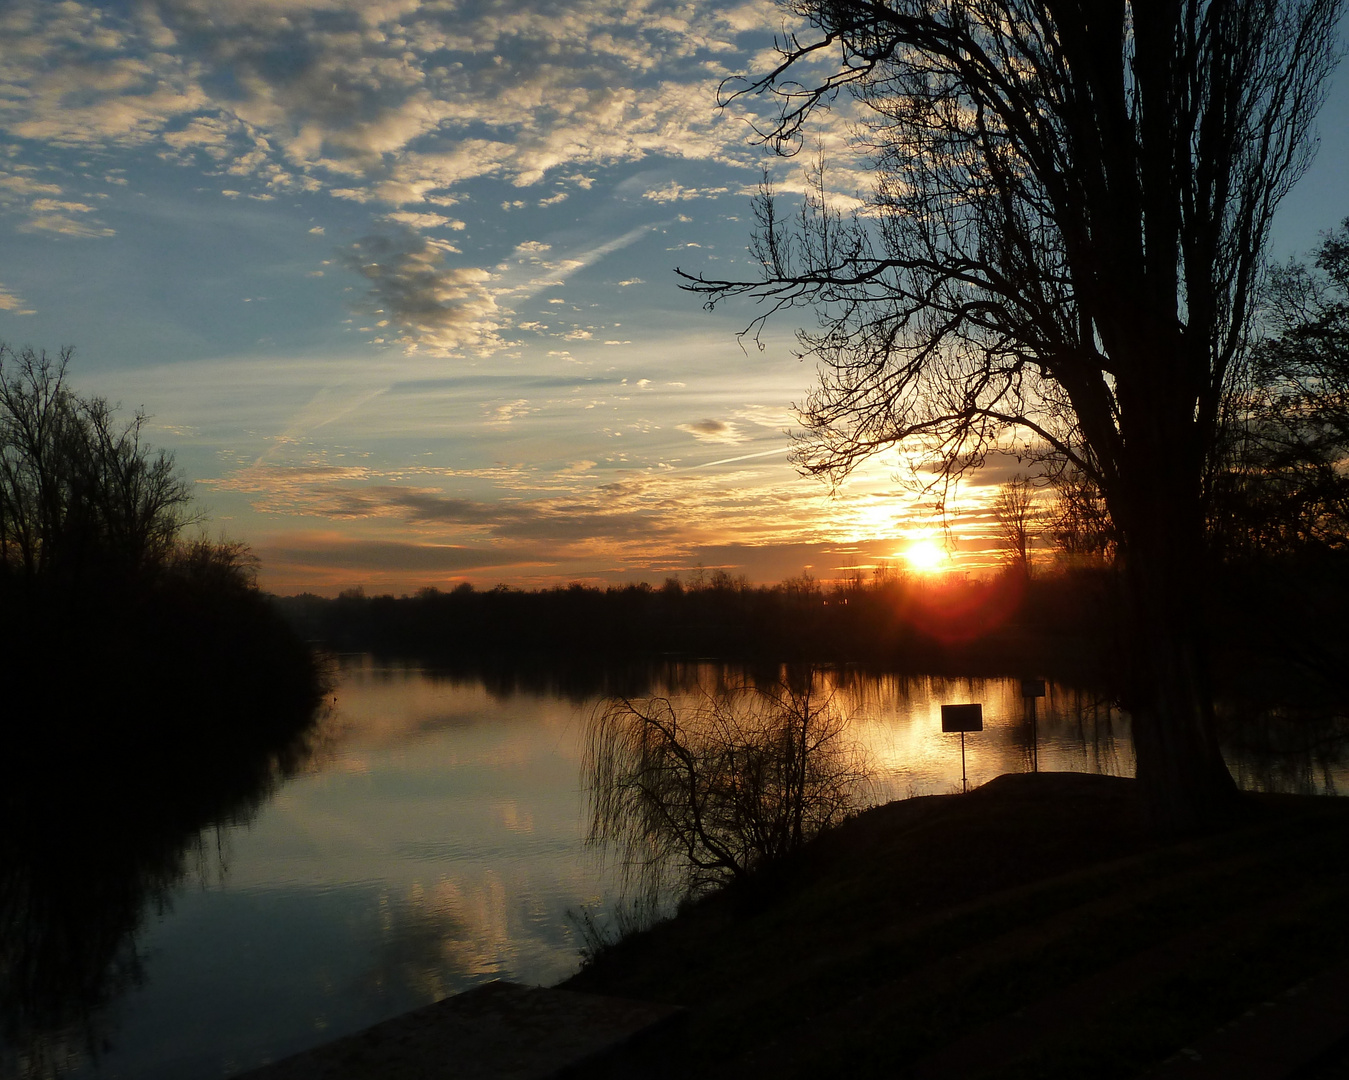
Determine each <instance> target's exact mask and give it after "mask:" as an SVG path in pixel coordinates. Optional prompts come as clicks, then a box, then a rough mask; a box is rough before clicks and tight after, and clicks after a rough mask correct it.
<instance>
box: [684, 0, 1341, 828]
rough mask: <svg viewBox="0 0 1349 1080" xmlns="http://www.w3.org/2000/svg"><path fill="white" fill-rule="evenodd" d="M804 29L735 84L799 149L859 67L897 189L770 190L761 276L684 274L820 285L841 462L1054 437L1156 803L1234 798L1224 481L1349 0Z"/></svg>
mask: <svg viewBox="0 0 1349 1080" xmlns="http://www.w3.org/2000/svg"><path fill="white" fill-rule="evenodd" d="M785 6H786V7H787V9H788V10H789V11H790V12H791V13H792V14H794V15H795V16H797V17H798V18H799V20H800V21H801V22H803V23H805V24H806V26H807V27H808V28H809V31H810V33H809V34H804V33H803V34H802V35H800V36H797V35H791V36H788V37H787V38H786V39H785V40H784V41H783V42H782V44H781V46H780V62H779V63H778V65H777V66H776V67H775V68H774V69H773V70H772V71H770V72H769V73H768V74H766V75H763V76H760V77H756V78H752V79H748V80H742V81H739V82H737V81H732V82H731V83H729V84H728V88H727V89H728V100H730V101H737V100H747V99H750V98H752V97H754V96H755V95H760V96H768V97H770V98H772V99H774V100H776V102H777V104H778V106H779V108H778V111H777V113H776V117H775V118H774V119H773V120H772V121H771V122H769V123H767V124H766V125H764V126H763V127H762V128H761V132H762V135H763V138H764V139H765V140H766V141H767V142H768V143H769V144H770V145H772V146H773V147H775V148H776V149H778V150H779V151H782V152H786V153H793V152H795V150H796V149H797V148H798V147H799V146H800V144H801V141H802V138H803V135H804V133H805V131H806V128H807V125H808V122H809V120H810V118H811V116H812V115H813V114H814V113H815V112H816V111H817V110H819V109H821V108H826V107H828V106H829V104H830V103H831V102H832V101H834V100H835V98H836V97H837V95H838V94H839V93H840V91H847V92H850V93H851V94H852V95H853V97H854V98H855V100H857V101H858V102H859V103H860V104H861V106H862V108H863V110H864V116H865V117H866V118H865V120H864V121H863V122H862V124H861V125H860V130H859V134H858V139H859V141H860V142H861V143H862V144H863V146H864V147H865V149H866V150H867V151H869V152H870V154H871V159H872V162H873V165H874V170H875V178H876V182H875V188H874V191H873V192H872V194H871V197H870V199H869V201H868V204H867V206H866V208H865V213H859V214H856V215H854V216H852V217H851V218H848V217H844V216H842V215H841V214H840V213H839V212H838V211H836V210H835V209H833V208H832V207H831V203H830V200H829V197H828V185H827V181H826V176H825V172H824V165H823V164H820V165H819V166H817V167H815V168H814V169H813V170H811V172H810V178H811V189H810V191H809V192H808V194H807V196H806V197H805V199H804V202H803V206H802V209H801V212H800V215H799V216H798V218H797V219H796V220H795V222H794V223H788V222H786V221H784V217H783V215H782V214H781V213H780V211H779V209H778V207H777V203H776V200H775V198H774V196H773V193H772V191H771V190H767V189H765V191H764V192H763V193H762V194H761V196H760V197H759V198H758V200H757V201H756V204H755V212H756V215H757V219H758V232H757V234H756V238H755V246H754V248H753V253H754V256H755V260H756V262H757V263H758V264H759V266H760V267H761V270H762V273H761V274H760V275H759V276H757V277H755V278H753V279H750V280H715V279H707V278H703V277H689V278H687V287H688V288H690V289H692V290H694V291H696V292H699V293H702V294H703V295H705V296H706V297H707V298H708V302H709V303H710V304H715V303H717V302H719V301H721V300H723V299H726V298H728V297H734V296H751V297H755V298H757V299H758V300H759V301H760V302H761V303H762V304H763V305H764V310H763V312H762V313H761V314H760V316H759V317H758V319H756V320H755V324H756V325H759V324H761V323H762V321H763V320H764V319H767V318H770V317H771V316H772V315H773V314H774V313H777V312H781V311H784V310H786V309H790V308H793V307H797V306H809V307H810V308H811V309H812V310H813V312H814V313H815V314H816V316H817V318H818V320H819V329H818V330H817V331H814V332H803V333H802V335H801V340H802V343H803V346H804V349H805V351H806V352H807V353H808V354H810V355H813V356H815V357H816V358H817V359H818V360H819V362H820V385H819V388H818V390H817V391H816V392H815V393H814V394H813V395H812V396H811V397H810V398H809V400H808V401H807V402H806V405H805V407H804V409H803V419H804V423H805V426H806V428H807V435H806V436H805V438H804V441H803V442H801V443H800V444H799V446H798V451H797V460H798V462H799V463H800V465H801V467H802V468H803V469H804V470H805V471H807V472H810V473H814V474H818V475H821V476H824V477H827V478H829V479H831V480H832V481H835V482H837V481H839V480H840V479H841V478H842V477H843V476H846V474H847V473H848V472H849V471H850V470H851V469H852V468H854V467H855V466H856V465H857V464H858V463H859V462H860V461H861V460H863V459H865V458H867V457H869V456H870V455H872V454H874V453H876V452H877V451H879V450H882V449H885V448H887V447H890V446H893V445H894V444H896V443H900V442H912V443H917V444H919V445H921V446H923V447H925V448H926V449H927V450H928V451H929V452H930V454H931V457H932V459H933V460H935V461H936V463H937V466H938V470H939V479H949V478H951V477H954V476H957V475H959V474H960V473H961V472H962V471H963V470H965V469H967V468H970V467H974V466H977V465H978V464H980V463H981V462H982V460H983V457H984V455H985V454H986V453H987V452H988V451H990V450H992V449H996V448H1003V447H1006V446H1007V445H1008V441H1009V440H1020V442H1021V443H1022V444H1023V445H1025V444H1038V445H1042V446H1045V447H1048V448H1050V449H1051V450H1052V451H1053V452H1054V453H1055V454H1057V455H1058V456H1059V457H1060V458H1061V459H1062V460H1063V461H1065V462H1067V463H1068V464H1070V465H1071V466H1073V467H1074V468H1075V469H1077V470H1079V471H1080V472H1081V473H1083V474H1085V476H1086V477H1087V478H1088V479H1089V480H1090V481H1091V482H1092V483H1094V484H1095V485H1096V486H1097V487H1098V488H1099V490H1100V492H1101V494H1102V496H1103V498H1104V501H1105V503H1106V505H1107V506H1108V508H1109V512H1110V519H1111V521H1112V523H1113V527H1114V540H1115V543H1116V544H1117V546H1118V550H1119V554H1120V555H1121V556H1122V560H1121V567H1122V573H1123V575H1124V577H1123V580H1124V584H1125V588H1124V590H1123V597H1124V599H1125V601H1126V604H1127V609H1126V612H1125V614H1126V617H1127V620H1128V625H1129V628H1130V629H1129V632H1128V634H1127V636H1126V638H1125V644H1126V646H1127V652H1126V660H1127V663H1128V665H1129V667H1130V674H1129V677H1128V680H1127V688H1126V689H1127V698H1128V700H1127V704H1128V707H1129V708H1130V711H1131V713H1132V714H1133V717H1134V734H1135V744H1136V749H1137V754H1138V778H1139V781H1140V784H1141V785H1142V787H1143V788H1144V789H1145V790H1146V791H1147V793H1148V803H1149V805H1150V807H1151V809H1152V812H1153V813H1154V814H1155V815H1156V817H1157V819H1158V820H1159V821H1160V822H1166V823H1169V824H1171V825H1174V826H1182V827H1183V826H1193V825H1196V824H1200V823H1202V822H1206V821H1210V820H1214V819H1220V818H1224V817H1225V816H1226V815H1227V814H1228V813H1229V812H1230V810H1231V808H1232V807H1233V806H1234V800H1235V787H1234V784H1233V782H1232V778H1231V776H1230V775H1229V773H1228V771H1227V769H1226V767H1225V765H1224V764H1223V760H1222V757H1221V754H1220V752H1219V748H1218V744H1217V741H1216V738H1215V736H1214V729H1213V710H1212V696H1211V692H1210V687H1209V685H1208V673H1207V658H1206V656H1207V653H1206V642H1205V637H1204V623H1203V614H1202V613H1203V609H1204V602H1205V595H1206V588H1207V583H1208V574H1207V570H1208V568H1209V567H1208V562H1207V560H1208V551H1207V547H1206V525H1207V521H1208V513H1209V502H1210V493H1211V491H1210V485H1211V483H1212V481H1213V478H1214V476H1215V474H1216V473H1217V472H1219V471H1220V469H1221V466H1222V440H1221V438H1220V436H1221V431H1222V420H1223V409H1224V405H1225V402H1226V401H1227V400H1228V394H1229V391H1230V389H1231V386H1232V382H1233V379H1234V377H1235V376H1236V375H1237V374H1238V369H1239V362H1240V359H1241V357H1242V355H1243V351H1244V350H1245V348H1246V346H1247V343H1248V336H1249V331H1250V327H1251V318H1252V312H1253V299H1254V294H1255V289H1256V286H1257V283H1258V279H1259V274H1260V268H1261V258H1262V250H1263V247H1264V244H1265V239H1266V236H1267V233H1268V229H1269V224H1270V220H1271V218H1272V215H1273V212H1274V209H1275V207H1276V206H1277V204H1278V202H1279V200H1280V199H1281V198H1282V197H1283V196H1284V195H1285V194H1286V193H1287V192H1288V191H1289V189H1290V188H1291V187H1292V185H1293V183H1294V182H1295V181H1296V180H1297V179H1298V177H1299V176H1300V175H1301V173H1302V171H1303V170H1304V168H1305V167H1306V165H1307V163H1308V162H1309V160H1310V154H1311V149H1312V142H1311V139H1310V131H1311V125H1312V122H1313V118H1314V116H1315V113H1316V111H1317V109H1318V108H1319V105H1320V103H1321V100H1322V97H1323V93H1324V83H1325V78H1326V76H1327V74H1328V72H1329V70H1330V68H1331V66H1332V64H1333V62H1334V50H1335V42H1336V28H1337V25H1338V19H1339V14H1340V10H1341V4H1340V2H1339V0H1296V2H1289V3H1279V2H1276V0H1235V2H1230V3H1227V2H1216V0H1178V2H1175V3H1171V4H1166V5H1156V4H1143V3H1136V2H1128V0H1119V2H1115V3H1109V4H1087V5H1072V4H1061V3H1045V2H1042V0H976V2H973V3H961V4H947V3H938V2H935V0H891V2H885V3H882V2H876V0H854V2H847V3H839V2H835V0H792V2H791V3H788V4H786V5H785Z"/></svg>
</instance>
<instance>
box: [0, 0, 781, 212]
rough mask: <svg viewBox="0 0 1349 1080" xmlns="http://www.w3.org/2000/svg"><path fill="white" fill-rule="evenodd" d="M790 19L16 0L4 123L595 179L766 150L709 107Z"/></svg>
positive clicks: (338, 175)
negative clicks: (613, 168) (661, 158)
mask: <svg viewBox="0 0 1349 1080" xmlns="http://www.w3.org/2000/svg"><path fill="white" fill-rule="evenodd" d="M776 21H777V16H776V15H775V13H774V11H773V6H772V5H771V4H770V3H767V2H764V3H757V4H747V5H742V6H740V7H738V8H735V9H733V10H730V11H728V10H724V9H723V8H722V6H721V5H718V4H715V3H712V2H710V0H700V2H698V3H687V2H685V0H638V2H637V3H619V2H617V0H571V2H569V3H566V4H562V5H558V4H553V3H549V2H546V0H523V2H521V3H515V4H511V5H509V6H507V7H505V8H503V7H500V6H496V5H478V4H464V5H449V4H420V3H413V2H407V3H388V4H378V5H376V4H371V3H369V2H368V0H314V2H305V3H300V2H285V3H263V2H255V0H144V2H143V3H140V4H137V5H134V6H132V7H131V8H130V10H129V11H122V12H120V13H119V10H118V9H109V8H105V7H101V6H98V5H95V4H93V3H81V2H77V0H66V2H64V3H59V4H58V3H51V2H49V0H15V2H13V3H10V4H8V5H6V8H5V11H4V13H3V15H0V33H3V35H4V39H5V41H6V49H5V52H4V54H3V58H0V84H3V85H5V86H6V87H7V89H8V91H9V92H8V93H6V94H5V95H4V96H3V98H0V128H2V129H4V130H5V131H7V132H8V133H9V134H10V135H12V136H17V137H20V138H23V139H28V140H34V141H39V142H45V143H48V144H51V145H56V146H69V147H90V146H102V147H112V146H122V147H126V146H141V145H147V144H158V145H159V146H160V147H161V148H162V149H163V151H164V152H165V153H166V154H168V155H170V156H176V157H177V158H178V159H180V160H184V161H189V160H193V159H194V158H195V157H197V156H200V158H201V159H202V160H203V162H205V163H206V164H208V165H210V166H212V167H217V168H222V169H223V170H224V171H226V172H227V173H229V174H232V175H237V176H251V177H253V178H255V179H257V180H259V181H261V182H262V183H264V184H265V185H267V186H268V188H270V189H274V188H285V187H292V186H296V185H302V184H304V183H305V181H306V180H313V181H317V182H318V183H320V184H321V185H323V186H325V187H328V188H329V189H331V190H333V192H334V193H335V194H340V195H341V196H343V197H347V198H356V199H359V200H362V201H374V200H377V201H383V202H386V203H390V204H393V205H399V206H401V205H404V204H410V203H418V202H425V201H427V200H429V199H438V198H446V197H448V198H450V199H451V200H452V199H453V196H451V195H449V194H448V192H449V189H450V188H453V187H454V186H456V185H458V184H461V183H463V182H464V181H466V180H469V179H472V178H474V177H479V176H486V175H494V176H499V177H501V178H503V179H505V180H506V181H508V182H510V183H512V184H515V185H517V186H522V187H523V186H530V185H533V184H536V183H538V182H539V181H541V180H542V179H543V178H544V177H545V176H547V175H549V174H554V175H556V176H557V178H558V181H559V183H561V184H571V185H575V186H576V187H577V188H581V189H584V188H587V187H589V186H590V185H591V184H592V183H593V180H594V177H593V176H590V175H587V173H586V171H585V169H586V168H587V167H588V166H591V165H600V164H613V163H616V162H621V161H636V160H640V159H642V158H644V157H647V156H649V155H652V154H660V155H665V156H675V157H683V158H691V159H700V160H708V159H712V160H721V161H736V162H739V163H741V164H752V163H753V160H754V154H753V152H752V151H750V150H748V149H747V148H746V146H745V143H744V138H743V130H742V129H741V128H740V127H739V126H738V125H736V124H735V123H734V122H732V121H731V119H730V118H729V117H727V116H726V115H724V114H722V113H721V112H719V111H718V110H716V109H715V108H714V107H713V102H714V100H715V93H716V88H717V86H718V84H719V83H720V82H721V80H722V79H723V78H724V77H725V76H726V75H727V74H728V73H729V70H730V69H728V67H727V63H728V61H730V60H731V59H732V58H734V57H737V56H739V57H740V58H741V59H742V60H746V61H747V60H748V58H749V55H750V53H751V52H752V50H746V48H745V45H744V44H742V42H741V38H742V36H743V35H746V34H749V35H757V38H756V41H757V44H756V46H755V47H756V48H757V47H758V45H761V44H762V40H761V39H762V35H763V33H764V32H765V31H767V32H771V30H772V29H773V28H774V26H775V24H776ZM578 167H579V168H578ZM568 168H569V169H570V170H571V171H570V172H566V171H565V170H567V169H568ZM566 195H567V191H566V189H565V188H564V189H563V190H558V191H554V192H553V193H552V194H551V195H550V196H547V197H545V198H543V199H542V200H536V201H538V202H541V203H542V204H544V205H548V204H551V203H555V202H558V201H561V199H563V198H565V197H566ZM681 197H688V196H681Z"/></svg>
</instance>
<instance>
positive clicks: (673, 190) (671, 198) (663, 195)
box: [642, 180, 730, 203]
mask: <svg viewBox="0 0 1349 1080" xmlns="http://www.w3.org/2000/svg"><path fill="white" fill-rule="evenodd" d="M729 190H730V188H725V187H714V188H686V187H684V186H683V185H681V184H678V183H676V182H675V181H673V180H671V181H670V182H669V183H668V184H666V185H664V186H663V187H659V188H653V189H652V190H650V191H647V192H645V193H643V195H642V198H644V199H650V200H651V201H652V202H657V203H670V202H687V201H688V200H689V199H715V198H716V197H717V196H718V195H725V194H726V192H727V191H729Z"/></svg>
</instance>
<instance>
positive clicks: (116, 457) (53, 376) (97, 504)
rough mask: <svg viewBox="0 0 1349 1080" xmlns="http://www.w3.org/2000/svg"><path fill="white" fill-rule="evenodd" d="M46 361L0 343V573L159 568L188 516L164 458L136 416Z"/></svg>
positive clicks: (90, 573) (73, 579) (99, 574)
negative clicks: (125, 415) (90, 393)
mask: <svg viewBox="0 0 1349 1080" xmlns="http://www.w3.org/2000/svg"><path fill="white" fill-rule="evenodd" d="M69 360H70V350H68V349H66V350H62V352H61V353H60V355H59V356H58V357H57V358H55V359H53V358H52V357H49V356H48V355H47V354H46V353H45V352H37V351H34V350H33V349H21V350H18V351H15V350H12V349H10V348H9V347H8V346H6V345H4V344H0V573H4V574H8V575H11V576H13V577H16V578H21V579H25V580H28V581H36V580H39V579H42V580H47V581H50V580H56V579H60V580H62V581H65V582H67V583H76V584H78V583H79V582H80V581H81V580H83V579H86V578H87V579H90V580H94V579H102V581H103V582H104V583H105V584H106V583H107V582H108V581H109V580H110V579H111V578H112V577H118V578H128V577H136V576H138V575H142V574H144V573H146V572H147V571H151V570H153V569H155V568H158V567H162V566H164V565H165V564H166V562H167V561H168V560H169V557H170V556H171V555H172V554H173V552H174V546H175V544H176V543H177V540H178V536H179V533H180V532H181V531H182V529H183V527H184V526H185V525H187V524H189V523H190V522H191V521H193V520H195V518H193V517H192V516H191V515H189V513H188V512H187V510H186V508H187V506H188V504H189V503H190V501H191V490H190V488H189V486H188V484H187V482H186V481H185V480H183V479H182V477H181V476H179V475H178V472H177V470H176V468H175V466H174V462H173V456H172V455H171V454H169V453H168V452H167V451H163V450H160V451H155V450H152V449H151V448H149V447H147V446H146V445H145V443H144V442H143V441H142V438H141V431H142V429H143V427H144V425H145V421H146V418H145V415H144V414H143V413H137V414H136V415H135V416H134V417H132V419H131V420H129V421H125V422H119V421H118V420H117V418H116V416H115V415H114V413H113V411H112V409H111V408H110V407H109V405H108V403H107V402H106V401H104V400H103V399H102V398H98V397H89V398H86V397H81V396H79V395H77V394H76V393H75V392H74V391H73V390H71V389H70V387H69V386H68V385H67V383H66V367H67V365H68V363H69Z"/></svg>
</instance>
